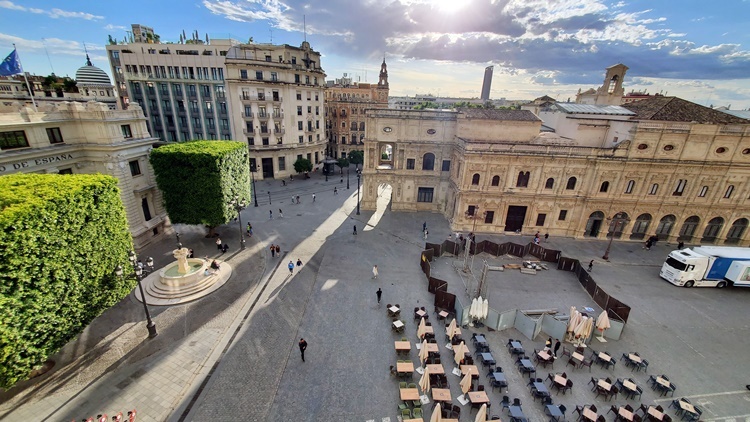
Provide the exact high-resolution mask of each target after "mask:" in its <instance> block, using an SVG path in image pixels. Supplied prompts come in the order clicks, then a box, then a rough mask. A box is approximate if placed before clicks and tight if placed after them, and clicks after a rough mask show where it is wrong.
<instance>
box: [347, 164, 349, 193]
mask: <svg viewBox="0 0 750 422" xmlns="http://www.w3.org/2000/svg"><path fill="white" fill-rule="evenodd" d="M346 189H349V166H346Z"/></svg>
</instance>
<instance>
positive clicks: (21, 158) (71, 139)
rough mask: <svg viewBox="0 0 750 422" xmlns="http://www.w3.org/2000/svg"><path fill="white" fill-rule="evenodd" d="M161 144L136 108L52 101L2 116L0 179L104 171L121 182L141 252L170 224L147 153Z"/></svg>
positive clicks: (121, 191)
mask: <svg viewBox="0 0 750 422" xmlns="http://www.w3.org/2000/svg"><path fill="white" fill-rule="evenodd" d="M156 141H158V139H157V138H153V137H151V136H150V135H149V133H148V130H146V118H145V117H144V116H143V112H142V111H141V109H140V107H139V106H137V105H131V107H130V108H129V109H128V110H125V111H122V110H110V109H109V107H108V106H107V105H106V104H103V103H96V102H88V103H86V104H82V103H77V102H66V103H59V104H52V103H48V104H45V105H43V106H41V107H40V108H39V111H38V112H35V111H34V110H33V109H32V108H30V107H23V108H21V110H20V111H16V112H10V113H0V176H2V175H4V174H12V173H58V174H78V173H101V174H108V175H110V176H113V177H115V178H117V180H118V181H119V183H118V186H119V188H120V194H121V196H122V202H123V204H124V205H125V210H126V212H127V218H128V224H129V226H130V233H131V234H132V236H133V242H134V244H135V247H136V248H138V249H140V248H143V247H144V246H146V245H148V244H150V243H152V242H154V241H156V240H158V239H160V238H161V237H162V236H164V232H165V229H166V228H167V226H168V219H167V213H166V210H165V209H164V207H163V206H162V198H161V192H160V191H159V189H157V187H156V179H155V176H154V172H153V170H152V169H151V165H150V164H149V161H148V154H149V152H150V151H151V146H152V144H153V143H154V142H156Z"/></svg>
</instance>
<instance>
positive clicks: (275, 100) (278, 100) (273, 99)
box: [271, 97, 281, 103]
mask: <svg viewBox="0 0 750 422" xmlns="http://www.w3.org/2000/svg"><path fill="white" fill-rule="evenodd" d="M271 101H272V102H274V103H280V102H281V97H271Z"/></svg>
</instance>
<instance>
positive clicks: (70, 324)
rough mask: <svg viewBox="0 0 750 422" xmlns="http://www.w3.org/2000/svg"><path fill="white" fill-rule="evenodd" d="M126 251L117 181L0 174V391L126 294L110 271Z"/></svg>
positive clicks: (129, 284) (128, 242)
mask: <svg viewBox="0 0 750 422" xmlns="http://www.w3.org/2000/svg"><path fill="white" fill-rule="evenodd" d="M132 248H133V240H132V237H131V235H130V232H129V229H128V223H127V220H126V216H125V209H124V207H123V205H122V201H121V199H120V192H119V189H118V188H117V179H115V178H113V177H111V176H104V175H56V174H49V175H40V174H14V175H9V176H0V387H2V388H8V387H10V386H12V385H13V384H15V383H16V382H17V381H19V380H22V379H25V378H26V376H27V375H28V374H29V372H30V371H31V370H32V369H34V368H35V367H37V366H39V365H41V364H42V363H43V362H44V361H45V360H46V359H47V358H48V357H49V356H50V355H52V354H54V353H55V352H57V351H58V350H59V349H60V348H61V347H62V346H63V345H65V344H66V343H67V342H68V341H70V340H71V339H73V338H74V337H75V336H76V335H78V334H79V333H80V332H81V331H82V329H83V328H84V327H86V326H87V325H88V324H89V323H90V322H91V321H92V320H93V319H94V318H95V317H96V316H98V315H99V314H101V313H102V312H103V311H104V310H105V309H107V308H109V307H111V306H112V305H114V304H116V303H117V302H119V301H120V300H121V299H122V298H124V297H125V296H126V295H127V294H128V293H129V292H130V290H131V289H132V288H133V286H134V285H135V281H134V280H131V279H125V278H120V277H117V276H115V275H114V269H115V267H116V266H117V265H123V267H125V265H127V264H128V259H127V256H128V251H130V250H131V249H132ZM125 268H127V267H125Z"/></svg>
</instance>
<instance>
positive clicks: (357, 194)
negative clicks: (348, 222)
mask: <svg viewBox="0 0 750 422" xmlns="http://www.w3.org/2000/svg"><path fill="white" fill-rule="evenodd" d="M359 176H360V174H359V170H357V215H359Z"/></svg>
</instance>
